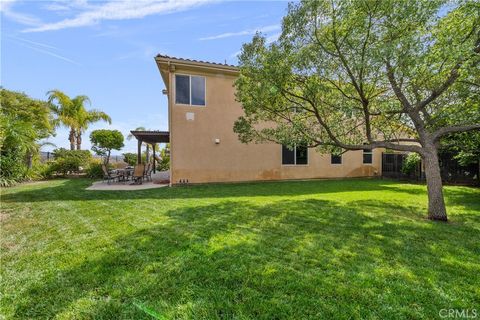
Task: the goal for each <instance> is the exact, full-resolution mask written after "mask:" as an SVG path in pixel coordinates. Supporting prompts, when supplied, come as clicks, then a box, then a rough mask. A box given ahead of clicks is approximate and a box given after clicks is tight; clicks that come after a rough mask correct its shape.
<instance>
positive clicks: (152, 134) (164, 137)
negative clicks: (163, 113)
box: [130, 130, 170, 173]
mask: <svg viewBox="0 0 480 320" xmlns="http://www.w3.org/2000/svg"><path fill="white" fill-rule="evenodd" d="M130 133H131V134H132V135H133V136H134V137H135V138H137V141H138V152H137V163H138V164H140V163H142V143H143V142H145V143H148V144H150V145H152V149H153V172H154V173H155V167H156V166H155V160H156V159H155V145H156V144H157V143H168V142H170V133H169V132H168V131H151V130H148V131H135V130H132V131H130Z"/></svg>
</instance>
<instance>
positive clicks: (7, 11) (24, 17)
mask: <svg viewBox="0 0 480 320" xmlns="http://www.w3.org/2000/svg"><path fill="white" fill-rule="evenodd" d="M15 2H17V1H16V0H2V1H0V12H1V13H2V14H3V15H4V16H5V17H7V18H9V19H10V20H13V21H15V22H18V23H20V24H23V25H26V26H39V25H41V24H42V22H41V21H40V19H38V18H36V17H34V16H32V15H28V14H24V13H18V12H16V11H14V10H12V7H13V5H14V4H15Z"/></svg>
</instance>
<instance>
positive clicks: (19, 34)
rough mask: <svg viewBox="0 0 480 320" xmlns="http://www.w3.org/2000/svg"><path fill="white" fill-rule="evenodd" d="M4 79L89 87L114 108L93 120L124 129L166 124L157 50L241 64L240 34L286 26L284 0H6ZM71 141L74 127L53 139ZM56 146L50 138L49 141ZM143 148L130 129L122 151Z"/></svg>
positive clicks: (24, 85) (33, 91) (70, 90)
mask: <svg viewBox="0 0 480 320" xmlns="http://www.w3.org/2000/svg"><path fill="white" fill-rule="evenodd" d="M0 5H1V6H0V11H1V21H0V23H1V36H0V37H1V39H0V40H1V43H0V52H1V57H0V70H1V71H0V82H1V86H2V87H3V88H5V89H9V90H15V91H21V92H24V93H26V94H27V95H29V96H31V97H33V98H36V99H43V100H45V99H46V93H47V91H49V90H52V89H59V90H61V91H63V92H65V93H66V94H67V95H69V96H70V97H74V96H76V95H87V96H88V97H89V98H90V100H91V105H90V106H88V105H87V109H93V108H95V109H100V110H102V111H104V112H106V113H107V114H108V115H110V117H111V118H112V124H111V125H109V124H107V123H104V122H99V123H96V124H93V125H91V126H90V127H89V129H88V130H87V132H86V133H85V134H84V135H83V142H82V149H90V143H89V139H88V136H89V134H90V132H91V131H92V130H95V129H117V130H120V131H121V132H122V133H123V134H124V136H125V137H126V136H127V135H128V133H129V132H130V130H133V129H135V128H137V127H145V128H147V129H151V130H168V121H167V119H168V112H167V99H166V97H165V96H164V95H163V94H162V89H164V88H165V87H164V84H163V81H162V79H161V76H160V73H159V71H158V69H157V66H156V64H155V61H154V56H155V55H156V54H158V53H161V54H166V55H170V56H175V57H181V58H189V59H196V60H204V61H211V62H221V63H224V62H225V61H226V62H227V63H229V64H236V63H237V58H236V55H237V54H238V53H239V52H240V50H241V46H242V44H243V43H246V42H249V41H250V40H251V38H252V36H253V34H254V33H255V32H256V31H260V32H262V33H263V34H264V35H265V36H266V37H267V39H268V40H269V41H274V40H275V39H276V38H277V37H278V36H279V35H280V32H281V21H282V17H283V16H284V15H285V14H286V10H287V6H288V3H287V2H285V1H212V0H183V1H180V0H177V1H171V0H163V1H159V0H157V1H147V0H144V1H142V0H140V1H138V0H137V1H119V0H116V1H87V0H70V1H68V0H57V1H38V0H37V1H32V0H29V1H21V0H15V1H10V0H0ZM49 141H50V142H52V143H54V144H55V145H56V146H57V147H64V148H69V143H68V131H67V129H64V128H61V129H58V130H57V134H56V136H55V137H52V138H50V139H49ZM52 149H53V147H50V146H47V147H44V151H51V150H52ZM123 152H136V140H135V139H132V140H130V141H128V140H127V139H125V147H124V148H123V149H122V150H121V151H119V152H118V153H116V154H120V153H123Z"/></svg>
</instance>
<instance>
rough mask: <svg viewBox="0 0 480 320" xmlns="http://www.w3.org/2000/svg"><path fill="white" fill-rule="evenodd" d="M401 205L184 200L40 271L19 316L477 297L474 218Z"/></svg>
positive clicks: (183, 313) (288, 312)
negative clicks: (450, 220)
mask: <svg viewBox="0 0 480 320" xmlns="http://www.w3.org/2000/svg"><path fill="white" fill-rule="evenodd" d="M389 209H390V210H391V211H392V212H393V213H395V214H393V215H392V214H388V213H384V211H385V204H384V202H380V201H378V202H377V201H363V202H362V201H357V202H351V203H348V204H340V203H336V202H333V201H324V200H316V199H302V200H297V201H293V200H279V201H276V202H274V203H270V204H268V205H257V204H252V203H249V202H246V201H228V200H226V201H223V202H220V203H215V204H207V205H201V206H192V207H186V208H185V207H182V208H179V209H173V210H170V211H168V212H167V213H166V216H167V217H168V221H167V222H166V223H165V224H163V225H158V224H157V225H153V226H152V227H150V228H146V229H142V230H138V231H136V232H134V233H131V234H127V235H124V236H121V237H119V238H117V239H115V242H114V244H113V245H112V246H111V247H108V248H99V250H100V251H99V252H92V254H91V256H85V257H84V260H83V262H81V263H78V264H72V265H68V266H67V267H65V268H59V270H58V272H56V273H55V274H48V275H45V276H44V278H42V279H39V281H36V282H35V283H33V284H32V285H31V286H30V287H29V288H27V290H26V291H25V292H24V297H23V298H22V300H21V301H19V302H16V303H17V308H16V310H15V316H17V317H19V318H35V317H46V318H50V317H55V316H61V315H63V316H65V315H66V314H67V315H68V314H69V312H70V313H72V314H74V315H76V316H78V315H79V314H80V316H79V317H81V318H108V319H122V318H123V319H132V318H135V319H143V318H145V319H149V318H150V316H149V315H148V314H146V313H145V311H142V310H141V309H140V308H138V305H142V306H145V308H148V309H149V310H151V311H152V312H154V313H155V314H158V315H161V316H163V317H165V318H167V319H170V318H181V319H188V318H191V319H231V318H240V319H283V318H297V319H298V318H372V317H374V318H399V317H400V318H424V317H427V318H428V317H436V316H437V314H438V310H440V309H441V308H445V307H446V306H449V307H455V306H458V307H465V306H470V305H472V306H473V305H474V302H475V299H477V298H478V297H475V290H476V289H475V288H476V285H477V284H478V282H479V280H480V279H479V275H478V274H479V273H478V272H476V271H478V270H479V268H480V264H479V261H478V254H479V252H478V243H477V242H476V240H475V239H473V237H470V238H466V237H465V235H471V234H472V233H473V232H474V229H472V228H471V227H469V226H467V225H461V224H459V225H454V226H449V228H447V227H446V225H445V224H438V223H433V222H429V221H426V220H423V219H421V218H420V217H419V216H418V213H415V212H412V211H411V208H408V207H402V206H391V207H389ZM85 306H88V307H85ZM82 312H83V313H82Z"/></svg>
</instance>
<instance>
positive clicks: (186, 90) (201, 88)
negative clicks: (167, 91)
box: [175, 74, 205, 106]
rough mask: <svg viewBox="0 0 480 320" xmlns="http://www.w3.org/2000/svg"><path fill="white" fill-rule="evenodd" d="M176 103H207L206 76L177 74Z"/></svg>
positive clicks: (195, 104) (200, 104) (194, 104)
mask: <svg viewBox="0 0 480 320" xmlns="http://www.w3.org/2000/svg"><path fill="white" fill-rule="evenodd" d="M175 103H176V104H188V105H191V106H204V105H205V77H200V76H187V75H180V74H176V75H175Z"/></svg>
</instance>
